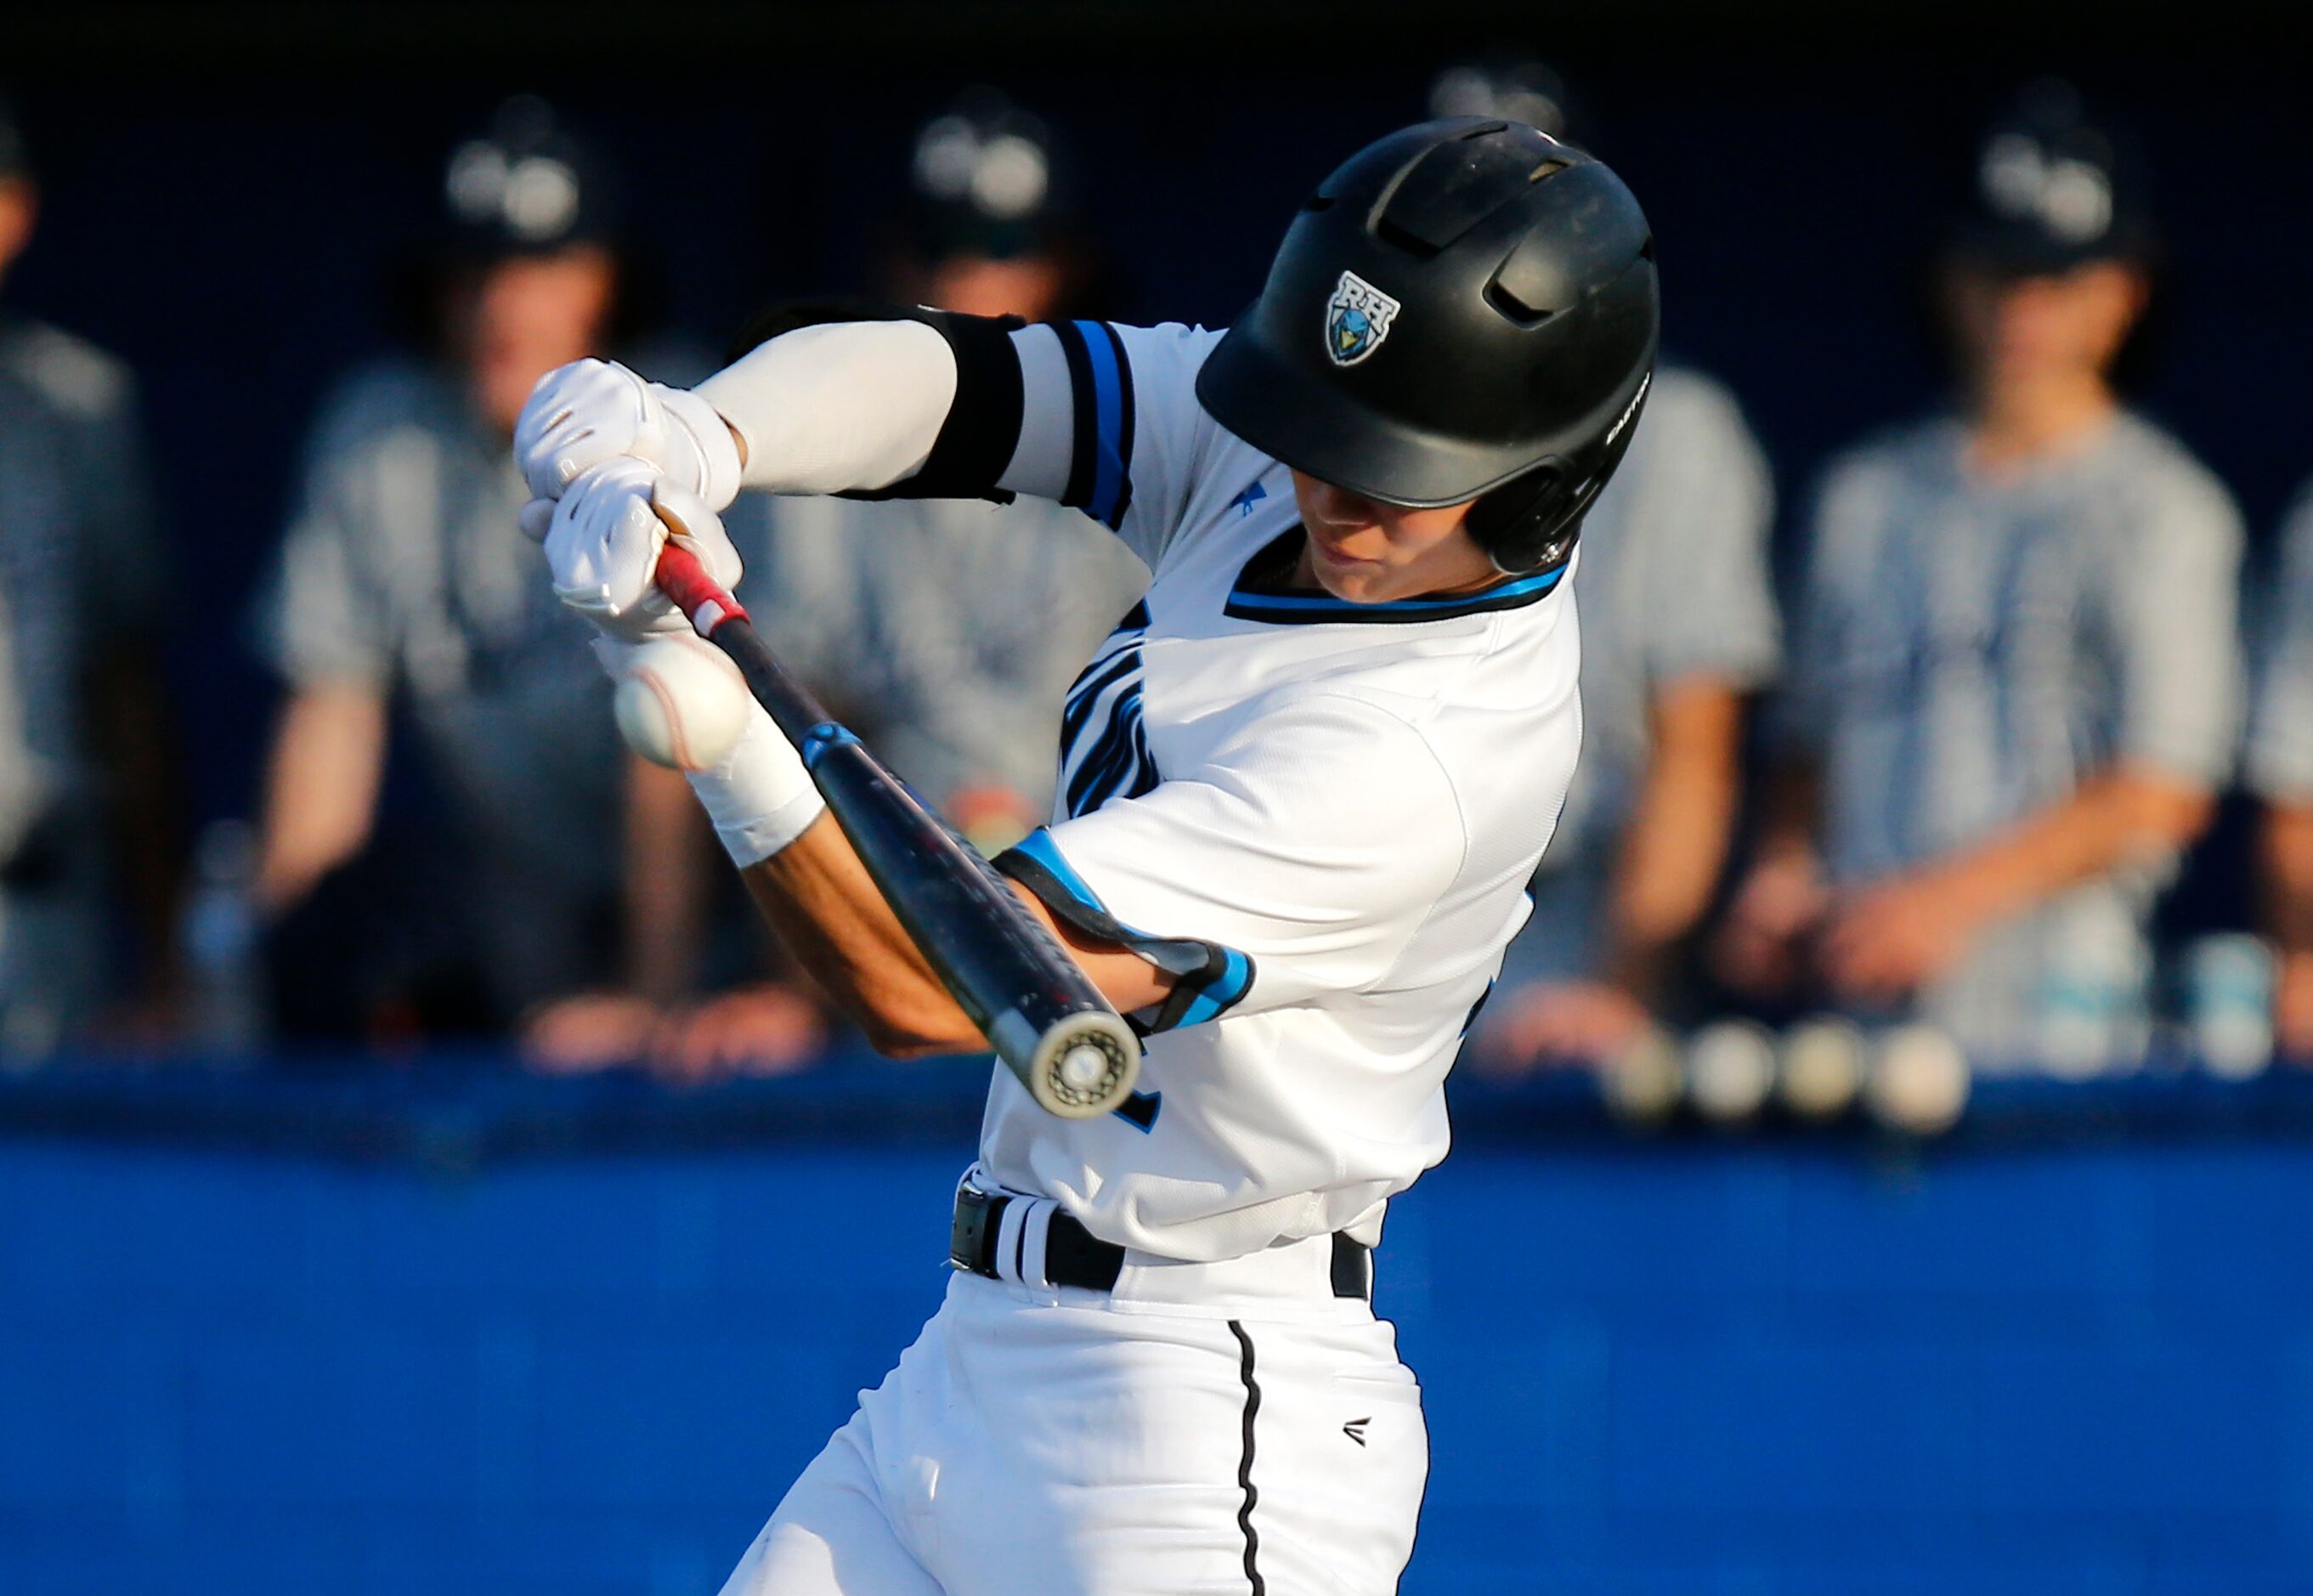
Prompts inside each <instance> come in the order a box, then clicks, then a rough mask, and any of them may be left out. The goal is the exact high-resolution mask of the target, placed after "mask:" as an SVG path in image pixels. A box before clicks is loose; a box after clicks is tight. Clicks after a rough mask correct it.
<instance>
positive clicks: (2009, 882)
mask: <svg viewBox="0 0 2313 1596" xmlns="http://www.w3.org/2000/svg"><path fill="white" fill-rule="evenodd" d="M2212 807H2213V806H2212V799H2211V798H2210V795H2209V794H2208V793H2207V792H2206V791H2205V790H2204V789H2200V788H2197V787H2193V786H2190V785H2187V784H2186V783H2185V782H2182V781H2179V780H2177V779H2175V778H2173V777H2169V776H2166V775H2160V774H2156V773H2153V772H2147V771H2143V770H2140V769H2131V768H2127V767H2120V768H2115V769H2113V770H2110V771H2106V772H2104V773H2102V774H2100V775H2097V776H2094V777H2091V778H2090V779H2089V780H2087V781H2085V782H2083V783H2082V784H2081V785H2080V788H2079V789H2077V790H2076V791H2074V792H2073V793H2072V795H2071V797H2069V798H2064V799H2062V801H2060V802H2057V803H2054V804H2052V805H2050V806H2048V807H2046V808H2045V809H2042V810H2041V811H2040V812H2039V813H2037V814H2036V815H2033V816H2028V817H2027V818H2026V819H2025V820H2024V821H2022V822H2021V823H2019V824H2017V825H2015V826H2013V827H2011V828H2010V829H2009V830H2008V831H2007V832H2005V833H2001V834H2000V835H1999V836H1997V837H1994V838H1993V839H1992V840H1991V841H1990V842H1985V843H1983V844H1980V845H1978V846H1976V847H1974V848H1972V849H1969V850H1966V851H1964V852H1961V853H1958V854H1957V855H1954V856H1952V857H1950V858H1948V859H1946V860H1942V861H1940V862H1939V863H1937V864H1935V865H1932V866H1930V870H1931V871H1932V872H1933V873H1935V874H1937V875H1939V876H1941V877H1944V878H1945V879H1946V880H1947V881H1948V883H1949V884H1950V885H1951V886H1952V888H1953V890H1954V891H1955V893H1956V894H1957V895H1958V898H1959V900H1960V902H1961V903H1963V904H1965V905H1966V908H1967V910H1968V912H1969V913H1970V915H1971V917H1972V918H1974V919H1975V920H1977V921H1998V920H2001V919H2005V918H2007V917H2008V916H2010V915H2013V914H2018V913H2023V912H2024V911H2026V910H2027V909H2029V908H2031V907H2033V906H2034V905H2035V904H2039V903H2042V902H2045V900H2046V899H2048V898H2050V897H2052V896H2054V895H2055V894H2057V893H2059V892H2062V890H2064V889H2065V888H2066V887H2068V886H2075V885H2077V884H2078V883H2080V882H2082V881H2088V880H2092V879H2094V878H2095V877H2099V876H2103V875H2106V874H2109V873H2110V872H2111V871H2113V870H2114V869H2118V868H2119V867H2121V866H2123V865H2124V864H2127V863H2129V862H2131V861H2133V860H2148V861H2149V860H2159V859H2162V858H2165V857H2167V856H2168V855H2171V854H2174V853H2175V852H2177V851H2179V850H2181V849H2183V848H2184V847H2185V846H2186V845H2187V844H2188V843H2190V842H2192V841H2193V839H2194V837H2196V836H2198V835H2199V834H2200V833H2201V832H2202V831H2203V829H2204V828H2205V827H2206V826H2207V824H2208V822H2209V816H2210V812H2211V810H2212Z"/></svg>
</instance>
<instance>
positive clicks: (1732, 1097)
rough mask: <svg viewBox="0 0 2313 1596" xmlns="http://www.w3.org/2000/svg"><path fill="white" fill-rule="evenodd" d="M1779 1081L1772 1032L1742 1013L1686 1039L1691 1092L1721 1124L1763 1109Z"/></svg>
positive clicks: (1696, 1103)
mask: <svg viewBox="0 0 2313 1596" xmlns="http://www.w3.org/2000/svg"><path fill="white" fill-rule="evenodd" d="M1774 1087H1775V1046H1774V1044H1773V1043H1772V1042H1771V1041H1769V1040H1768V1038H1767V1034H1766V1032H1764V1031H1763V1030H1761V1029H1760V1028H1759V1027H1757V1026H1755V1025H1751V1024H1748V1023H1746V1022H1745V1021H1743V1020H1739V1019H1723V1020H1719V1021H1717V1022H1716V1023H1714V1024H1711V1025H1707V1026H1704V1027H1702V1029H1701V1030H1699V1031H1697V1032H1695V1033H1694V1035H1693V1036H1692V1037H1691V1038H1689V1039H1688V1041H1687V1045H1686V1095H1687V1097H1688V1098H1689V1099H1690V1100H1691V1101H1692V1102H1693V1104H1694V1107H1695V1111H1696V1112H1697V1113H1699V1114H1701V1115H1702V1117H1703V1118H1705V1119H1708V1120H1711V1121H1712V1122H1714V1123H1716V1124H1739V1123H1741V1122H1742V1121H1744V1120H1746V1119H1748V1118H1750V1117H1751V1116H1752V1115H1755V1114H1756V1113H1758V1112H1759V1109H1760V1108H1761V1107H1762V1106H1763V1105H1764V1104H1765V1102H1766V1100H1767V1094H1768V1093H1769V1092H1771V1091H1772V1090H1773V1089H1774Z"/></svg>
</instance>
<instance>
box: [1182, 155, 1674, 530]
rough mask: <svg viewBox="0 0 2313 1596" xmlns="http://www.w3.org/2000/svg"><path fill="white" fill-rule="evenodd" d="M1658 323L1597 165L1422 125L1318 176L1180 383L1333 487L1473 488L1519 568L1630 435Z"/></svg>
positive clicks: (1473, 525) (1647, 281)
mask: <svg viewBox="0 0 2313 1596" xmlns="http://www.w3.org/2000/svg"><path fill="white" fill-rule="evenodd" d="M1660 327H1661V310H1660V305H1659V301H1658V295H1657V290H1656V282H1655V264H1654V238H1653V235H1652V234H1650V233H1649V231H1648V228H1647V219H1646V216H1645V215H1644V214H1643V213H1642V212H1641V211H1640V209H1639V203H1638V201H1637V200H1636V199H1635V198H1632V197H1631V191H1630V190H1629V189H1627V188H1626V187H1624V186H1623V181H1622V180H1621V179H1620V178H1618V177H1616V176H1615V175H1614V172H1611V171H1610V170H1608V169H1607V167H1606V166H1605V163H1603V162H1600V161H1598V160H1596V158H1595V157H1593V156H1591V155H1588V154H1584V153H1583V152H1582V151H1580V150H1578V149H1576V148H1575V147H1573V146H1572V145H1565V144H1561V143H1559V142H1558V141H1557V140H1555V139H1553V138H1552V137H1550V136H1549V135H1547V134H1545V133H1543V132H1541V131H1539V130H1537V129H1535V128H1530V127H1527V126H1526V125H1525V124H1523V123H1518V122H1508V121H1499V120H1484V119H1478V118H1458V119H1452V120H1447V121H1436V122H1424V123H1422V124H1420V126H1418V127H1413V128H1405V129H1404V130H1403V131H1402V132H1398V133H1394V134H1391V135H1390V136H1389V137H1386V138H1384V139H1382V140H1380V141H1379V142H1378V143H1376V144H1374V145H1369V146H1368V147H1367V148H1366V149H1364V150H1361V151H1359V153H1358V154H1355V155H1353V156H1351V157H1350V160H1349V162H1348V163H1346V164H1344V165H1343V166H1342V167H1341V169H1340V170H1339V171H1338V172H1334V173H1333V175H1332V176H1331V177H1329V178H1327V179H1326V180H1325V181H1324V182H1323V183H1322V184H1320V185H1319V186H1318V189H1317V191H1316V193H1315V194H1314V195H1312V196H1311V197H1310V198H1309V200H1308V201H1307V203H1306V204H1305V205H1304V206H1303V207H1301V214H1300V215H1299V216H1296V217H1295V218H1294V220H1293V225H1292V226H1291V227H1290V228H1289V229H1288V230H1287V232H1286V234H1285V242H1284V244H1283V246H1282V247H1281V248H1280V249H1279V251H1278V252H1277V260H1276V264H1275V265H1273V266H1272V267H1271V269H1270V274H1269V281H1268V284H1267V286H1266V287H1263V288H1262V292H1261V297H1260V298H1259V299H1258V300H1256V301H1254V302H1253V306H1252V308H1251V309H1250V310H1248V311H1247V312H1246V313H1244V316H1243V317H1242V318H1241V319H1240V320H1239V321H1238V322H1237V323H1236V326H1235V327H1233V328H1231V329H1230V330H1229V333H1228V336H1227V337H1226V338H1224V339H1222V340H1221V342H1220V345H1219V347H1218V348H1216V349H1214V351H1213V352H1212V355H1211V356H1210V357H1209V358H1208V359H1207V361H1206V362H1205V366H1204V369H1203V370H1202V371H1201V372H1200V373H1199V374H1198V377H1197V398H1198V399H1199V400H1200V401H1201V402H1202V403H1203V405H1204V407H1205V409H1206V410H1208V411H1209V412H1210V413H1211V415H1212V416H1213V418H1214V419H1216V420H1218V422H1219V423H1220V424H1221V425H1222V426H1224V427H1226V428H1228V429H1229V430H1230V431H1231V432H1234V433H1236V435H1237V436H1239V437H1242V438H1244V440H1245V441H1246V442H1247V443H1249V444H1251V445H1253V447H1255V448H1257V449H1260V450H1261V451H1262V452H1263V453H1264V454H1270V455H1271V456H1273V457H1274V458H1276V459H1279V460H1281V461H1283V462H1284V463H1287V464H1288V465H1290V466H1292V467H1294V468H1295V469H1296V470H1298V471H1302V472H1306V473H1308V474H1309V475H1310V476H1313V477H1316V478H1318V479H1319V480H1321V481H1326V482H1330V483H1332V485H1334V486H1335V487H1338V488H1343V489H1349V490H1350V491H1351V492H1353V493H1359V494H1363V495H1365V496H1366V497H1367V498H1374V499H1377V500H1380V501H1382V502H1384V503H1387V504H1395V505H1404V506H1409V507H1421V508H1430V507H1442V506H1446V505H1456V504H1464V503H1468V502H1470V501H1472V500H1475V501H1477V502H1476V505H1475V507H1473V509H1472V510H1471V512H1470V518H1469V524H1468V525H1469V529H1470V532H1471V533H1472V535H1473V536H1474V537H1475V538H1476V539H1477V540H1478V542H1479V543H1480V544H1481V546H1482V547H1483V548H1484V549H1485V550H1486V551H1487V552H1488V553H1489V554H1490V555H1491V557H1492V558H1493V560H1494V563H1495V564H1496V565H1498V566H1499V567H1500V568H1501V569H1504V570H1510V571H1523V570H1537V569H1546V568H1548V567H1550V566H1552V565H1556V564H1561V563H1562V562H1563V561H1564V560H1566V559H1567V558H1568V556H1570V554H1571V553H1572V552H1573V549H1574V540H1575V536H1576V534H1577V533H1578V532H1579V530H1580V527H1581V522H1582V515H1583V512H1584V511H1586V510H1587V509H1588V508H1589V507H1590V501H1591V500H1592V499H1593V498H1596V497H1597V493H1598V489H1601V488H1603V487H1605V484H1606V479H1607V478H1608V477H1609V476H1610V475H1612V474H1613V472H1614V466H1615V464H1616V463H1617V462H1619V461H1620V460H1621V459H1622V457H1623V450H1624V449H1625V448H1626V447H1627V446H1628V445H1629V444H1630V440H1631V427H1632V425H1633V424H1634V423H1635V422H1636V420H1637V419H1638V412H1639V409H1640V405H1641V403H1642V402H1643V401H1644V400H1645V398H1646V391H1647V385H1648V383H1649V379H1650V377H1651V375H1652V374H1653V370H1654V360H1655V347H1656V343H1657V341H1658V337H1659V334H1660Z"/></svg>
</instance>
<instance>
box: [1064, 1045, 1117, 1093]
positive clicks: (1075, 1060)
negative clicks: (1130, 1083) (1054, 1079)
mask: <svg viewBox="0 0 2313 1596" xmlns="http://www.w3.org/2000/svg"><path fill="white" fill-rule="evenodd" d="M1107 1074H1108V1051H1107V1049H1105V1048H1102V1047H1095V1045H1092V1044H1091V1043H1089V1042H1079V1043H1077V1045H1075V1046H1074V1047H1071V1048H1069V1050H1068V1052H1066V1053H1064V1054H1061V1055H1060V1080H1062V1081H1063V1082H1064V1083H1065V1084H1067V1085H1069V1086H1070V1087H1073V1088H1074V1089H1076V1090H1077V1091H1080V1092H1090V1091H1093V1090H1095V1089H1098V1087H1099V1086H1100V1083H1101V1081H1102V1080H1104V1079H1105V1078H1106V1076H1107Z"/></svg>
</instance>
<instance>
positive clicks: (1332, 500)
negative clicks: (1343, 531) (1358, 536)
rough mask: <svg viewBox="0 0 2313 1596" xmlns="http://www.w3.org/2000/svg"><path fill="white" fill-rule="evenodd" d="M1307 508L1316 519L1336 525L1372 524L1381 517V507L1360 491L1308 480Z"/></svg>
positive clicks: (1313, 479)
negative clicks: (1356, 491) (1354, 491)
mask: <svg viewBox="0 0 2313 1596" xmlns="http://www.w3.org/2000/svg"><path fill="white" fill-rule="evenodd" d="M1309 508H1310V511H1311V513H1313V514H1314V515H1315V516H1317V517H1318V519H1320V520H1322V521H1324V522H1325V523H1327V524H1328V525H1332V526H1338V527H1344V528H1346V527H1352V526H1372V525H1376V524H1377V523H1378V522H1379V520H1380V518H1381V507H1380V506H1379V505H1378V504H1376V502H1375V501H1374V500H1372V499H1370V498H1366V497H1365V495H1363V494H1361V493H1352V492H1350V490H1349V489H1346V488H1336V487H1334V486H1333V485H1332V483H1331V482H1321V481H1317V480H1316V479H1315V478H1314V477H1312V478H1311V479H1310V480H1309Z"/></svg>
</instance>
